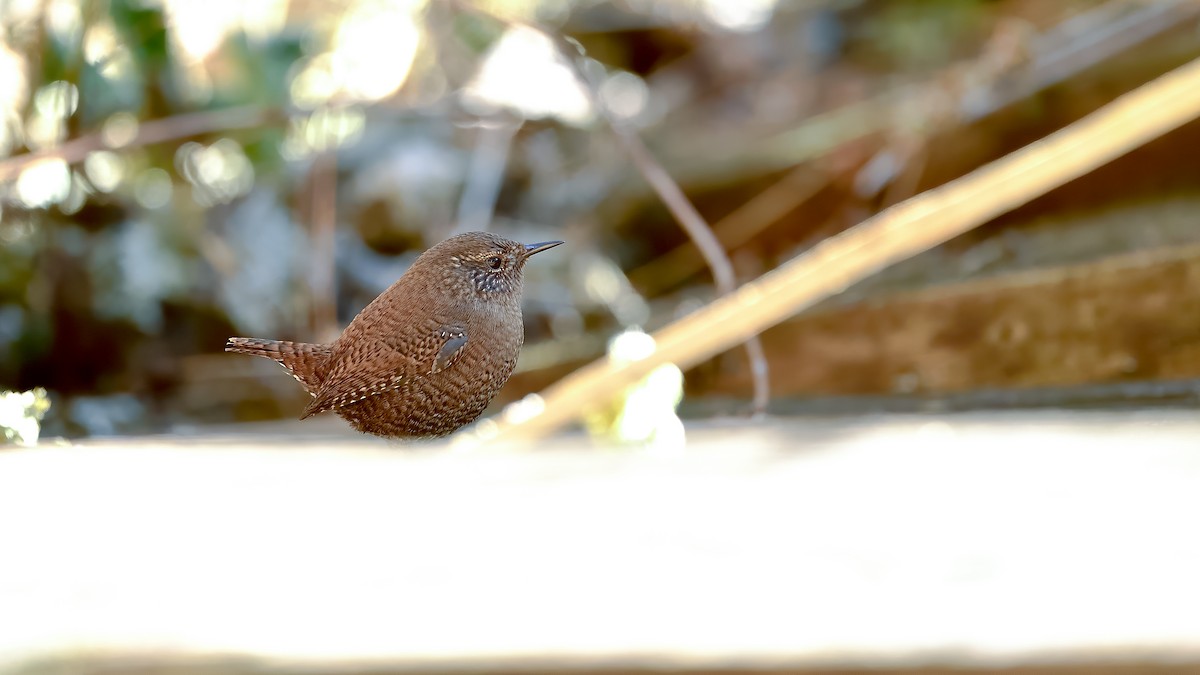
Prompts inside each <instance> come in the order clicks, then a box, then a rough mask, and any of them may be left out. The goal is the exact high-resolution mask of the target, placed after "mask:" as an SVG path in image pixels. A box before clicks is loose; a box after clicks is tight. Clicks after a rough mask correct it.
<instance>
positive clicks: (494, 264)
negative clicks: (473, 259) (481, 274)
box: [487, 255, 504, 270]
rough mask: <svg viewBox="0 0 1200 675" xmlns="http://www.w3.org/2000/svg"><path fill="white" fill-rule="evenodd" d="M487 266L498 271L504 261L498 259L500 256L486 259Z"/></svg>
mask: <svg viewBox="0 0 1200 675" xmlns="http://www.w3.org/2000/svg"><path fill="white" fill-rule="evenodd" d="M487 264H488V267H490V268H492V269H494V270H498V269H500V268H501V267H503V266H504V261H503V260H501V259H500V256H498V255H494V256H491V257H490V258H488V259H487Z"/></svg>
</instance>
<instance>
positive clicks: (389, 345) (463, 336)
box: [300, 325, 467, 419]
mask: <svg viewBox="0 0 1200 675" xmlns="http://www.w3.org/2000/svg"><path fill="white" fill-rule="evenodd" d="M466 346H467V333H466V330H464V329H463V328H462V327H461V326H454V325H445V326H439V327H437V328H434V329H432V330H428V331H420V332H416V333H408V334H406V335H392V336H387V337H384V338H382V339H377V340H359V341H355V342H352V343H350V345H349V346H348V347H347V349H346V350H345V351H344V352H340V353H336V354H335V355H334V358H333V360H332V362H331V364H330V369H329V372H328V373H326V375H325V381H324V382H323V383H322V384H321V389H320V391H318V392H317V394H316V396H314V397H313V400H312V401H311V402H310V403H309V404H308V407H307V408H305V409H304V413H303V414H302V415H301V416H300V419H305V418H307V417H311V416H313V415H316V414H317V413H320V412H324V411H326V410H332V409H334V408H340V407H342V406H347V405H350V404H352V403H358V402H359V401H362V400H363V399H367V398H370V397H372V396H378V395H380V394H383V393H386V392H389V391H395V390H397V389H403V388H405V387H407V386H409V384H410V383H412V382H413V381H414V380H417V379H419V378H422V377H428V376H429V375H431V374H433V373H438V372H441V371H443V370H446V369H447V368H450V367H452V366H453V365H454V363H455V362H456V361H457V360H458V357H459V356H461V355H462V351H463V348H465V347H466Z"/></svg>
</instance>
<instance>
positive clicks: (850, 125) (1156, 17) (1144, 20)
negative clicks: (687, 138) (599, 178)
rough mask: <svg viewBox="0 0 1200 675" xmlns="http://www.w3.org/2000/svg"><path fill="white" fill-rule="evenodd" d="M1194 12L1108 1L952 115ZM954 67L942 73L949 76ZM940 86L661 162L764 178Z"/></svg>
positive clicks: (1047, 81) (1175, 4) (689, 180)
mask: <svg viewBox="0 0 1200 675" xmlns="http://www.w3.org/2000/svg"><path fill="white" fill-rule="evenodd" d="M1131 8H1132V9H1131ZM1197 15H1200V3H1197V2H1194V1H1193V0H1161V1H1160V2H1149V3H1130V2H1127V0H1109V2H1106V3H1104V4H1102V5H1100V6H1098V7H1096V8H1095V9H1092V10H1089V11H1088V12H1087V13H1084V14H1081V15H1079V16H1076V17H1074V18H1072V19H1071V20H1070V21H1067V22H1064V23H1063V24H1061V25H1059V26H1057V27H1056V28H1054V29H1053V30H1051V31H1050V32H1048V33H1045V34H1043V35H1040V36H1038V37H1037V38H1036V39H1035V40H1034V44H1032V45H1030V51H1031V52H1032V54H1031V58H1032V60H1031V62H1030V63H1029V64H1028V65H1027V66H1026V67H1023V68H1021V69H1019V70H1017V71H1016V72H1013V73H1011V74H1007V75H1003V76H1001V77H999V78H998V79H995V78H993V79H994V81H993V82H992V86H991V87H990V88H988V89H979V90H976V91H974V92H972V95H971V96H969V97H963V98H962V100H960V101H957V102H956V103H955V105H956V106H957V107H956V109H955V113H956V115H957V116H958V120H959V122H960V123H968V122H973V121H975V120H978V119H981V118H984V117H987V116H988V115H990V114H992V113H993V112H995V111H997V110H1000V109H1002V108H1003V107H1005V106H1007V105H1010V104H1012V103H1014V102H1016V101H1021V100H1024V99H1026V98H1029V97H1030V96H1033V95H1034V94H1036V93H1038V92H1040V91H1043V90H1045V89H1046V88H1048V87H1051V86H1053V85H1055V84H1057V83H1059V82H1062V81H1065V80H1067V79H1069V78H1071V77H1072V76H1074V75H1076V74H1078V73H1080V72H1083V71H1085V70H1087V69H1089V68H1092V67H1094V66H1095V65H1097V64H1099V63H1104V62H1106V61H1108V60H1110V59H1113V58H1116V57H1118V56H1120V55H1121V54H1124V53H1126V52H1128V51H1129V50H1130V49H1133V48H1134V47H1137V46H1138V45H1141V44H1145V43H1146V42H1147V41H1148V40H1150V39H1152V38H1154V37H1156V36H1159V35H1162V34H1164V33H1166V32H1168V31H1170V30H1172V29H1175V28H1178V27H1180V26H1184V25H1186V24H1187V22H1188V21H1192V20H1194V19H1195V18H1196V16H1197ZM1081 24H1086V25H1087V26H1088V28H1089V30H1088V31H1080V30H1079V29H1078V26H1079V25H1081ZM1089 31H1090V33H1091V34H1089ZM1097 34H1100V35H1103V36H1105V37H1104V39H1101V40H1096V39H1095V38H1094V35H1097ZM954 70H955V69H951V71H950V72H948V73H947V75H951V76H952V75H953V71H954ZM944 87H945V82H944V81H942V80H941V79H937V78H935V80H934V81H932V82H920V83H915V84H910V85H901V86H899V87H896V88H894V89H889V90H887V91H884V92H883V93H881V94H879V95H877V96H875V97H872V98H868V99H864V100H861V101H856V102H854V103H852V104H849V105H846V106H843V107H840V108H836V109H833V110H829V111H826V112H823V113H820V114H817V115H814V116H812V117H810V118H808V119H806V120H805V121H804V122H803V123H801V124H800V125H798V126H797V127H796V128H794V129H791V130H788V131H785V132H782V133H779V134H775V135H772V136H770V137H767V138H765V139H763V140H761V141H757V142H754V143H750V144H742V145H741V146H740V147H738V148H735V149H733V151H731V152H729V153H727V154H725V155H723V156H717V157H715V158H711V159H710V160H709V161H704V162H700V161H697V156H696V155H695V154H694V153H692V152H690V150H691V148H690V147H688V146H686V145H685V146H684V147H683V149H682V151H679V152H675V153H670V152H665V153H663V158H664V160H665V163H666V165H667V166H669V167H671V169H672V172H673V174H674V175H675V176H676V178H677V179H679V180H682V181H683V182H684V183H685V184H689V185H690V184H695V183H703V182H707V181H710V180H712V179H714V178H721V177H724V176H726V175H728V174H729V173H730V172H731V171H742V172H746V171H750V172H754V173H768V172H771V171H776V170H781V169H786V168H789V167H793V166H796V165H797V164H800V163H802V162H807V161H810V160H813V159H816V158H818V157H821V156H824V155H827V154H828V153H829V152H831V151H833V150H835V149H837V148H839V147H842V146H844V145H846V144H847V143H850V142H852V141H855V140H859V139H862V138H866V137H868V136H870V135H871V134H876V133H880V132H886V131H888V130H889V129H890V128H892V127H893V126H894V123H893V120H894V119H895V111H896V110H902V109H906V108H910V107H911V106H913V105H914V102H918V103H916V104H917V105H919V101H921V100H922V99H925V98H928V97H929V96H930V95H931V93H932V94H934V95H937V94H938V93H939V91H940V90H942V89H944ZM931 88H932V89H933V91H931ZM709 154H711V153H709Z"/></svg>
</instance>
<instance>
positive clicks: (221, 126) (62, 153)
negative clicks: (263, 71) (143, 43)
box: [0, 105, 284, 182]
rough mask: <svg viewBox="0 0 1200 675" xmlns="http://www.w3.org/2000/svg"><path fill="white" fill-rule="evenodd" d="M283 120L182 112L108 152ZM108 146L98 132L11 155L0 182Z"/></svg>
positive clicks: (255, 113)
mask: <svg viewBox="0 0 1200 675" xmlns="http://www.w3.org/2000/svg"><path fill="white" fill-rule="evenodd" d="M283 118H284V117H283V114H282V113H281V111H279V110H278V109H275V108H269V107H265V106H259V105H249V106H241V107H237V108H225V109H223V110H205V111H202V112H194V113H185V114H183V115H174V116H171V117H164V118H162V119H157V120H150V121H148V122H142V123H141V124H139V125H138V130H137V134H136V135H135V136H134V137H133V139H132V140H131V141H129V142H128V143H126V144H124V145H122V146H121V147H120V148H112V149H114V150H120V149H124V148H137V147H142V146H145V145H153V144H155V143H165V142H166V141H173V140H178V139H182V138H187V137H189V136H198V135H201V134H207V133H212V132H215V131H227V130H231V129H253V128H256V127H260V126H264V125H266V124H268V123H270V122H272V121H273V120H275V119H279V120H282V119H283ZM108 147H109V146H108V145H106V144H105V142H104V138H103V135H102V134H101V132H99V131H96V132H92V133H89V134H87V135H85V136H80V137H78V138H73V139H71V140H69V141H67V142H66V143H63V144H62V145H60V146H58V147H56V148H47V149H45V150H35V151H33V152H27V153H24V154H21V155H14V156H12V157H8V158H5V159H2V160H0V182H5V181H9V180H13V179H14V178H16V177H17V176H19V175H21V172H22V171H24V170H25V169H27V168H29V167H30V166H32V165H33V164H36V163H37V162H40V161H42V160H46V159H61V160H64V161H66V162H67V163H69V164H74V163H76V162H82V161H83V160H84V159H86V158H87V156H88V155H89V154H91V153H93V152H96V151H97V150H105V149H108Z"/></svg>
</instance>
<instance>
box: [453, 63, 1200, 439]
mask: <svg viewBox="0 0 1200 675" xmlns="http://www.w3.org/2000/svg"><path fill="white" fill-rule="evenodd" d="M1197 116H1200V59H1197V60H1195V61H1192V62H1191V63H1188V64H1187V65H1184V66H1182V67H1180V68H1177V69H1176V70H1174V71H1172V72H1170V73H1168V74H1166V75H1163V76H1161V77H1159V78H1158V79H1156V80H1154V81H1152V82H1150V83H1148V84H1146V85H1143V86H1142V87H1140V88H1138V89H1136V90H1134V91H1132V92H1130V93H1128V94H1125V95H1124V96H1121V97H1120V98H1118V99H1117V100H1115V101H1113V102H1112V103H1110V104H1108V105H1106V106H1104V107H1103V108H1101V109H1100V110H1098V111H1096V112H1094V113H1092V114H1090V115H1088V116H1087V117H1085V118H1083V119H1081V120H1079V121H1078V122H1075V123H1073V124H1071V125H1069V126H1067V127H1065V128H1063V129H1061V130H1060V131H1058V132H1055V133H1054V134H1051V135H1050V136H1047V137H1046V138H1043V139H1042V140H1040V141H1037V142H1035V143H1033V144H1032V145H1029V146H1026V147H1024V148H1021V149H1020V150H1017V151H1015V152H1013V153H1011V154H1009V155H1007V156H1005V157H1003V158H1001V159H998V160H996V161H994V162H992V163H990V164H987V165H985V166H983V167H981V168H979V169H977V170H975V171H973V172H971V173H969V174H967V175H965V176H963V177H961V178H958V179H955V180H953V181H951V182H949V183H946V184H945V185H943V186H941V187H938V188H935V189H933V190H930V191H928V192H925V193H922V194H920V195H917V196H916V197H913V198H911V199H908V200H906V201H904V202H901V203H899V204H897V205H895V206H893V207H891V208H889V209H887V210H885V211H882V212H881V213H879V214H876V215H875V216H872V217H871V218H868V219H867V220H865V221H863V222H862V223H860V224H859V225H857V226H855V227H853V228H851V229H849V230H847V231H845V232H843V233H841V234H839V235H837V236H834V237H831V238H829V239H827V240H825V241H823V242H822V243H821V244H819V245H817V246H815V247H814V248H812V249H810V250H809V251H807V252H805V253H803V254H801V255H799V256H797V257H796V258H793V259H792V260H791V261H789V262H787V263H786V264H784V265H782V266H781V267H779V268H778V269H776V270H774V271H772V272H769V273H767V274H765V275H763V276H762V277H761V278H759V279H757V280H756V281H753V282H751V283H749V284H746V285H745V286H743V287H742V288H741V289H739V290H738V291H737V292H736V293H734V294H733V295H727V296H724V297H722V298H718V299H717V300H715V301H713V302H712V303H711V304H709V305H708V306H706V307H705V308H703V309H701V310H699V311H697V312H694V313H693V314H691V315H689V316H687V317H685V318H683V319H681V320H679V321H676V322H674V323H672V324H669V325H668V326H666V327H665V328H663V329H661V330H659V331H657V332H656V333H655V336H654V337H655V340H656V344H657V346H658V349H657V351H656V352H655V353H654V354H653V355H651V356H649V357H647V358H645V359H643V360H640V361H634V362H632V363H619V362H614V361H610V360H607V359H601V360H598V361H595V362H593V363H591V364H590V365H588V366H585V367H584V368H582V369H580V370H578V371H576V372H575V373H573V374H572V375H570V376H569V377H566V378H564V379H563V380H561V381H559V382H558V383H557V384H555V385H554V386H552V387H550V388H548V389H547V390H546V391H545V393H544V394H542V395H541V396H539V397H538V398H534V399H530V400H526V401H523V402H522V403H521V404H520V405H519V406H518V407H516V408H510V409H509V410H506V411H505V414H503V415H501V417H500V421H499V423H497V422H495V421H491V420H488V421H486V422H485V423H482V424H481V425H479V426H477V427H476V429H475V431H474V432H473V435H468V436H466V437H465V442H466V443H468V444H469V443H471V442H472V441H473V440H474V441H487V440H498V441H527V440H529V439H531V438H536V437H539V436H542V435H545V434H547V433H549V432H552V431H554V430H555V429H558V428H559V427H561V426H563V425H565V424H568V423H570V422H571V421H573V420H574V419H576V418H577V417H578V416H579V415H580V413H581V411H583V410H584V409H586V407H587V406H588V404H589V403H591V402H592V401H595V400H596V399H597V398H603V397H605V396H609V395H611V394H613V393H615V392H618V391H621V390H622V389H624V388H625V387H628V386H629V385H631V384H633V383H634V382H637V381H638V380H640V379H641V378H643V377H645V376H646V375H647V374H648V373H649V372H650V371H651V370H653V369H654V368H657V367H658V366H660V365H662V364H664V363H674V364H676V365H678V366H679V367H680V368H690V367H692V366H694V365H695V364H697V363H699V362H701V361H703V360H704V359H706V358H709V357H710V356H711V355H712V354H714V353H718V352H720V351H721V350H723V349H728V348H729V347H730V346H731V345H734V344H737V343H738V342H739V341H742V340H745V339H746V338H747V337H748V336H750V335H754V334H756V333H759V332H761V331H763V330H765V329H767V328H770V327H771V326H774V325H775V324H777V323H779V322H781V321H783V320H784V319H786V318H787V317H789V316H791V315H793V314H795V313H796V312H798V311H800V310H802V309H804V308H806V307H809V306H811V305H813V304H815V303H816V302H818V301H820V300H822V299H824V298H827V297H829V296H831V295H833V294H835V293H838V292H839V291H841V290H843V289H845V288H846V287H848V286H849V285H851V284H853V283H855V282H858V281H860V280H862V279H864V278H865V277H867V276H870V275H871V274H874V273H875V272H878V271H879V270H881V269H883V268H885V267H887V266H889V265H892V264H894V263H896V262H899V261H901V260H904V259H906V258H909V257H911V256H913V255H916V254H918V253H921V252H923V251H926V250H928V249H930V248H933V247H934V246H937V245H939V244H941V243H944V242H946V241H948V240H950V239H952V238H954V237H956V236H958V235H960V234H962V233H964V232H967V231H969V230H971V229H973V228H975V227H977V226H978V225H981V224H983V223H985V222H987V221H988V220H990V219H992V218H994V217H996V216H998V215H1000V214H1002V213H1005V212H1007V211H1010V210H1012V209H1014V208H1016V207H1018V206H1020V205H1022V204H1025V203H1027V202H1028V201H1030V200H1032V199H1034V198H1036V197H1038V196H1040V195H1043V194H1045V193H1046V192H1049V191H1050V190H1052V189H1054V188H1056V187H1058V186H1060V185H1063V184H1064V183H1067V182H1069V181H1071V180H1074V179H1076V178H1078V177H1080V176H1082V175H1084V174H1086V173H1088V172H1090V171H1092V170H1094V169H1096V168H1097V167H1100V166H1102V165H1104V164H1106V163H1107V162H1109V161H1111V160H1113V159H1115V158H1117V157H1120V156H1121V155H1123V154H1125V153H1127V152H1129V151H1130V150H1133V149H1134V148H1137V147H1139V146H1141V145H1143V144H1145V143H1147V142H1149V141H1151V140H1153V139H1155V138H1158V137H1159V136H1162V135H1163V134H1166V133H1167V132H1169V131H1171V130H1173V129H1176V128H1178V127H1180V126H1182V125H1183V124H1185V123H1187V122H1189V121H1191V120H1193V119H1195V118H1196V117H1197Z"/></svg>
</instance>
